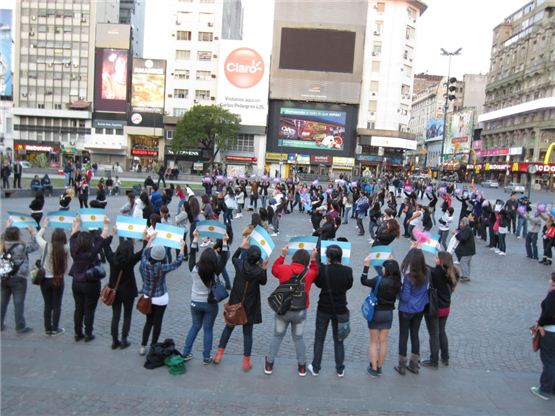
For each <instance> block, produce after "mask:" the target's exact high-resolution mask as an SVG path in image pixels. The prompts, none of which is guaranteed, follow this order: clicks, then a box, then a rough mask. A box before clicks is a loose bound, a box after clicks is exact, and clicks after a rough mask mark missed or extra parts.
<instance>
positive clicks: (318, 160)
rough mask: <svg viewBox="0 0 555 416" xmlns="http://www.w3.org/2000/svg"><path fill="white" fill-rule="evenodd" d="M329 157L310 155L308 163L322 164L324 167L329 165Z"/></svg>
mask: <svg viewBox="0 0 555 416" xmlns="http://www.w3.org/2000/svg"><path fill="white" fill-rule="evenodd" d="M331 160H332V158H331V156H316V155H310V163H316V164H319V163H322V164H324V165H331Z"/></svg>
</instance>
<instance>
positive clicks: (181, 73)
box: [173, 69, 216, 81]
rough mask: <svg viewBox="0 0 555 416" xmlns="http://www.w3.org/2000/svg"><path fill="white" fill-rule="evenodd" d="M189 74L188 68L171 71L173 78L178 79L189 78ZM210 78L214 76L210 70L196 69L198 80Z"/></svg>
mask: <svg viewBox="0 0 555 416" xmlns="http://www.w3.org/2000/svg"><path fill="white" fill-rule="evenodd" d="M190 75H191V71H189V70H188V69H178V70H176V71H175V72H174V73H173V79H179V80H184V79H189V78H190ZM212 78H216V76H215V75H212V72H211V71H202V70H199V71H196V79H197V80H198V81H208V80H210V79H212Z"/></svg>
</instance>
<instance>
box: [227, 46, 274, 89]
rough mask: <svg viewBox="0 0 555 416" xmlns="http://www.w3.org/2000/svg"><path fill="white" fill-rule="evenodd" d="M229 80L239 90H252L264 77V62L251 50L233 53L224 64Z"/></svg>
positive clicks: (242, 49)
mask: <svg viewBox="0 0 555 416" xmlns="http://www.w3.org/2000/svg"><path fill="white" fill-rule="evenodd" d="M224 72H225V77H226V78H227V80H228V81H229V82H230V83H231V84H233V85H235V86H236V87H237V88H251V87H254V86H255V85H256V84H258V83H259V82H260V80H261V79H262V76H263V75H264V60H263V59H262V57H261V56H260V54H259V53H258V52H256V51H255V50H254V49H250V48H238V49H235V50H234V51H233V52H231V53H230V54H229V55H228V56H227V58H226V60H225V64H224Z"/></svg>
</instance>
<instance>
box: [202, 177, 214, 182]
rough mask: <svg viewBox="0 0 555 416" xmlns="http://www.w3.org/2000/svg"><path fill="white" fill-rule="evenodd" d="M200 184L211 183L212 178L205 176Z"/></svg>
mask: <svg viewBox="0 0 555 416" xmlns="http://www.w3.org/2000/svg"><path fill="white" fill-rule="evenodd" d="M202 182H204V183H212V178H211V177H210V176H205V177H204V178H202Z"/></svg>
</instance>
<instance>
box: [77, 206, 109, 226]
mask: <svg viewBox="0 0 555 416" xmlns="http://www.w3.org/2000/svg"><path fill="white" fill-rule="evenodd" d="M79 216H80V217H81V226H82V227H83V228H86V229H89V230H95V229H97V228H102V227H103V226H104V217H106V211H105V210H104V209H100V208H81V209H80V210H79Z"/></svg>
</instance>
